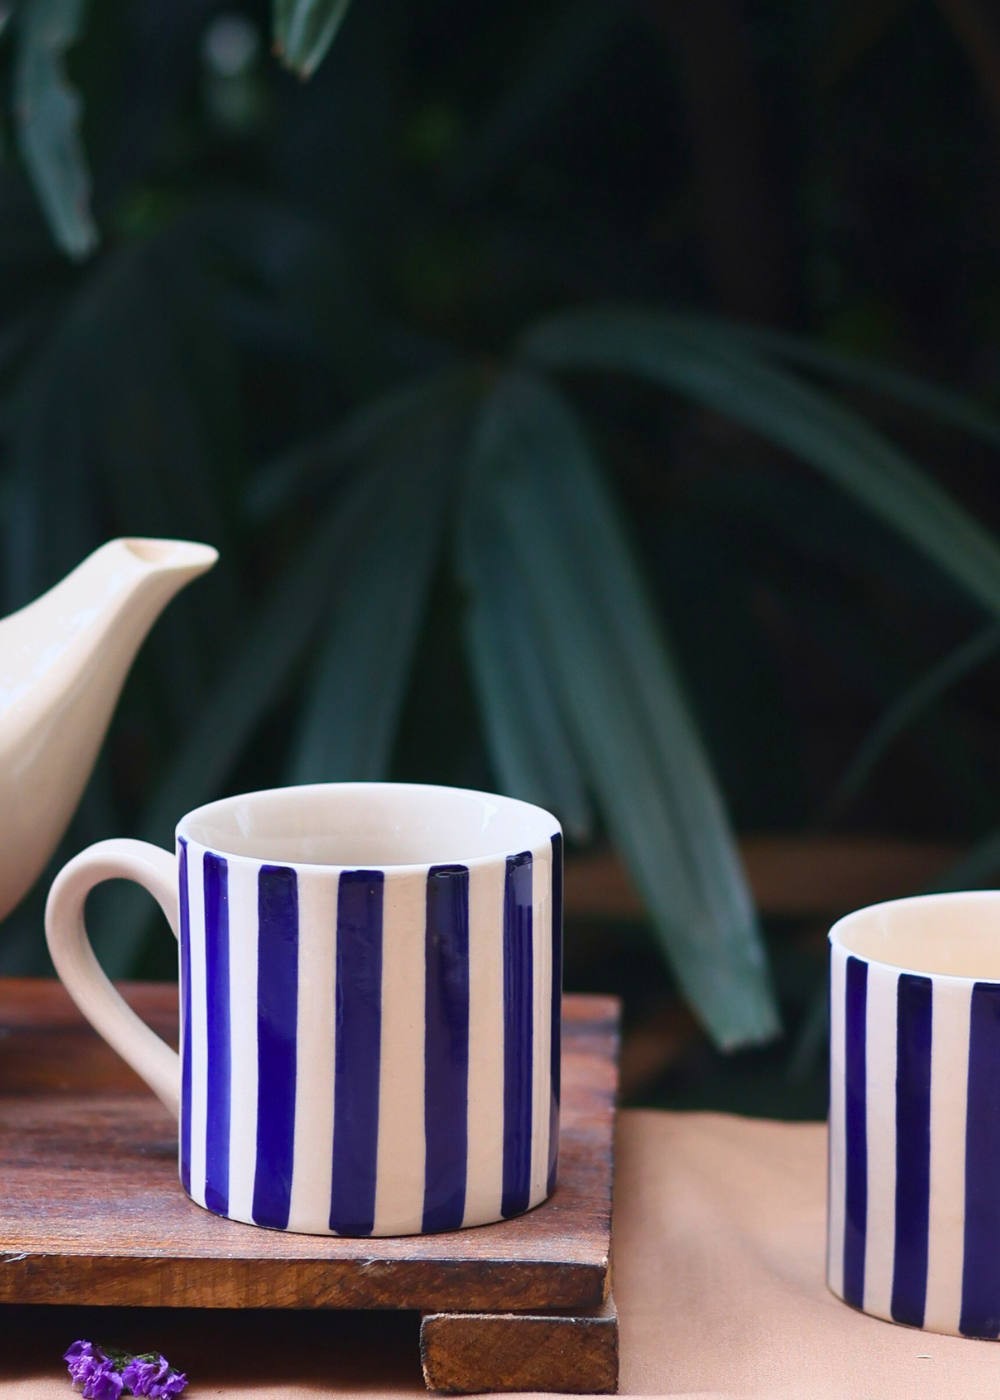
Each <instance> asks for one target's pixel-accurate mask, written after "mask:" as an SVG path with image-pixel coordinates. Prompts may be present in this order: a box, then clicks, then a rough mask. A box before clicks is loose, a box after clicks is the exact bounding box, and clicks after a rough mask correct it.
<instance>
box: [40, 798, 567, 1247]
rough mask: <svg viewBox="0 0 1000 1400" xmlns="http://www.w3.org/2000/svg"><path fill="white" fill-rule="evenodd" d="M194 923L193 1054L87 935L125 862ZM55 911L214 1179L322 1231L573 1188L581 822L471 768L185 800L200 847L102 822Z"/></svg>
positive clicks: (251, 1218)
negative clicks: (446, 776) (459, 773)
mask: <svg viewBox="0 0 1000 1400" xmlns="http://www.w3.org/2000/svg"><path fill="white" fill-rule="evenodd" d="M116 878H118V879H121V878H125V879H130V880H135V881H137V882H138V883H139V884H141V885H144V886H145V887H146V889H148V890H149V891H150V893H151V894H153V895H154V897H155V898H156V899H157V900H158V901H159V903H160V905H161V907H162V908H163V911H164V913H165V914H166V916H167V919H168V920H169V922H170V924H171V927H172V928H173V930H174V932H175V934H177V936H178V938H179V940H180V966H181V977H180V999H181V1017H180V1021H181V1030H180V1054H179V1056H178V1055H177V1054H176V1053H175V1052H174V1051H173V1050H172V1049H170V1048H169V1046H167V1045H166V1044H165V1043H164V1042H163V1041H162V1040H160V1039H159V1038H158V1037H157V1036H156V1035H154V1034H153V1032H152V1031H151V1030H150V1029H149V1028H148V1026H146V1025H145V1024H144V1023H143V1022H142V1021H140V1020H139V1019H138V1017H137V1016H136V1015H135V1014H134V1012H132V1011H131V1010H130V1009H129V1007H128V1006H126V1004H125V1002H124V1001H123V1000H122V999H121V997H120V996H119V995H118V993H117V992H116V991H115V989H114V988H113V987H112V985H111V983H110V982H109V981H108V979H107V978H106V977H105V976H104V973H103V972H102V971H101V969H100V967H99V966H98V964H97V962H96V959H95V958H94V954H93V952H92V951H91V948H90V944H89V942H88V940H87V933H86V929H85V927H84V922H83V906H84V901H85V899H86V897H87V894H88V892H89V891H90V890H91V889H92V888H93V887H94V886H95V885H96V884H98V883H100V882H101V881H102V880H108V879H116ZM46 932H47V935H48V940H49V948H50V950H51V953H52V959H53V962H54V963H55V965H56V969H57V971H58V973H59V975H60V977H61V978H62V980H63V982H64V983H65V984H66V986H67V988H68V990H69V992H70V994H71V996H72V997H73V998H74V1000H75V1001H76V1003H77V1005H78V1006H79V1007H80V1009H81V1010H82V1011H83V1013H84V1015H85V1016H87V1017H88V1019H89V1020H90V1021H91V1023H92V1024H93V1025H94V1027H95V1028H96V1029H97V1030H98V1031H99V1032H100V1034H101V1035H102V1036H104V1038H105V1039H106V1040H107V1041H108V1042H109V1043H110V1044H111V1045H112V1046H113V1047H114V1048H115V1049H116V1050H117V1051H118V1053H119V1054H120V1055H122V1057H123V1058H124V1059H125V1060H127V1061H128V1063H129V1064H130V1065H131V1066H132V1067H133V1068H134V1069H135V1070H136V1071H137V1072H138V1073H139V1074H140V1075H141V1076H142V1077H143V1078H144V1079H145V1080H146V1082H147V1083H148V1084H149V1085H150V1087H151V1088H152V1089H153V1090H154V1091H155V1092H156V1093H157V1094H158V1095H159V1097H160V1098H161V1099H162V1100H163V1102H164V1103H165V1104H166V1105H167V1106H168V1107H169V1108H170V1109H171V1110H172V1111H173V1113H174V1114H175V1115H176V1116H177V1117H178V1119H179V1123H180V1174H181V1180H182V1182H183V1185H184V1188H185V1190H187V1192H188V1193H189V1194H190V1196H191V1197H192V1199H193V1200H194V1201H195V1202H197V1204H198V1205H201V1206H205V1207H207V1208H208V1209H209V1210H211V1211H214V1212H216V1213H217V1214H218V1215H224V1216H228V1217H229V1218H230V1219H232V1220H241V1221H244V1222H246V1223H247V1224H255V1225H266V1226H270V1227H272V1228H274V1229H281V1230H297V1231H301V1232H304V1233H308V1234H331V1233H333V1234H342V1235H402V1234H420V1233H424V1232H429V1231H436V1230H452V1229H457V1228H458V1227H459V1226H464V1225H480V1224H485V1223H486V1222H488V1221H495V1220H501V1219H505V1218H507V1217H509V1216H512V1215H517V1214H519V1213H520V1212H521V1211H525V1210H528V1209H529V1208H530V1207H532V1206H536V1205H538V1204H539V1202H541V1201H543V1200H544V1199H545V1198H546V1196H547V1195H548V1194H549V1193H550V1192H551V1191H552V1190H553V1188H554V1185H555V1174H556V1157H557V1146H558V1137H559V1116H558V1115H559V1014H560V991H561V983H562V836H561V833H560V829H559V824H558V822H557V821H556V820H555V818H554V817H552V816H550V815H549V813H548V812H543V811H542V810H541V809H540V808H538V807H532V806H529V805H528V804H527V803H524V802H517V801H514V800H513V799H511V798H507V797H495V796H491V795H489V794H486V793H479V792H468V791H465V790H462V789H457V788H444V787H423V786H415V785H408V784H394V783H331V784H321V785H316V786H307V787H296V788H281V789H276V790H273V791H269V792H256V793H250V794H248V795H245V796H241V797H232V798H226V799H224V800H223V801H221V802H213V803H211V804H210V805H208V806H206V807H201V808H199V809H198V810H197V811H195V812H191V813H190V814H189V815H188V816H186V817H184V818H183V819H182V820H181V822H180V823H179V825H178V827H177V854H176V857H175V856H173V855H170V854H168V853H167V852H166V851H163V850H160V849H159V847H156V846H149V845H147V844H145V843H144V842H140V841H102V842H100V843H99V844H98V845H96V846H91V847H90V848H89V849H88V850H86V851H84V852H82V853H81V854H80V855H78V856H77V857H75V859H73V860H72V861H70V862H69V864H68V865H67V866H66V867H65V868H64V869H63V870H62V871H61V873H60V874H59V876H58V878H57V879H56V881H55V883H54V884H53V886H52V891H51V893H50V895H49V901H48V907H47V909H46Z"/></svg>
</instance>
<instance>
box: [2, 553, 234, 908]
mask: <svg viewBox="0 0 1000 1400" xmlns="http://www.w3.org/2000/svg"><path fill="white" fill-rule="evenodd" d="M217 557H218V556H217V554H216V551H215V550H214V549H212V548H210V547H209V546H208V545H204V544H188V543H186V542H184V541H181V540H142V539H134V540H112V541H111V542H110V543H109V544H106V545H103V546H102V547H101V548H100V549H98V550H96V551H95V553H93V554H92V555H91V556H90V558H89V559H85V560H84V561H83V563H82V564H80V565H79V566H78V567H77V568H76V569H74V570H73V572H72V573H71V574H69V575H68V576H67V577H66V578H64V579H63V580H62V582H61V583H58V584H56V586H55V587H54V588H50V589H49V591H48V592H47V593H45V594H43V595H42V597H40V598H37V599H36V600H35V601H34V602H33V603H29V604H28V606H27V607H25V608H22V609H21V610H20V611H19V612H16V613H12V614H11V615H10V616H9V617H6V618H4V619H3V621H0V796H2V801H0V918H3V917H4V915H6V914H7V913H9V912H10V910H11V909H13V907H14V905H15V904H17V902H18V901H19V900H20V899H21V898H22V896H23V895H25V894H26V893H27V891H28V890H29V889H30V888H31V886H32V885H33V884H34V882H35V880H36V879H37V878H38V876H39V874H40V873H41V871H42V869H43V867H44V865H45V863H46V861H47V860H48V859H49V856H50V855H51V854H52V852H53V851H54V850H55V848H56V846H57V845H58V844H59V839H60V837H61V836H62V834H63V832H64V831H65V830H66V827H67V825H68V823H69V820H70V818H71V817H72V815H73V813H74V811H75V810H76V805H77V803H78V802H79V800H80V796H81V794H82V792H83V789H84V787H85V785H86V782H87V779H88V778H89V776H90V772H91V769H92V768H93V766H94V762H95V760H96V758H97V754H98V750H99V749H100V747H101V742H102V740H103V739H104V734H105V731H106V730H107V727H108V722H109V720H110V719H111V714H112V711H113V709H114V707H115V702H116V701H117V699H118V694H119V691H120V690H121V687H122V684H123V683H124V680H125V677H126V676H127V674H128V670H129V667H130V666H131V664H132V661H133V659H134V657H135V654H136V652H137V651H138V649H139V647H140V645H141V643H142V641H143V638H144V637H145V636H146V633H147V632H148V631H149V629H150V627H152V625H153V623H154V622H155V621H156V619H157V617H159V615H160V613H161V612H162V610H163V608H164V607H166V605H167V603H169V601H170V599H171V598H172V597H173V596H174V594H175V593H176V592H177V591H178V590H179V589H181V588H183V587H184V585H185V584H186V583H188V582H190V580H191V579H193V578H196V577H197V576H198V575H199V574H202V573H204V572H205V570H206V569H210V568H211V567H212V565H213V564H214V563H215V561H216V559H217Z"/></svg>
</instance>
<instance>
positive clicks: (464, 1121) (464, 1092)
mask: <svg viewBox="0 0 1000 1400" xmlns="http://www.w3.org/2000/svg"><path fill="white" fill-rule="evenodd" d="M424 946H425V1028H424V1129H425V1135H426V1142H427V1152H426V1168H425V1176H424V1212H423V1229H424V1230H456V1229H458V1227H459V1226H460V1225H461V1223H462V1217H463V1216H464V1214H465V1180H466V1169H467V1163H468V1152H469V1141H468V1139H469V1125H468V1119H469V871H468V869H467V867H466V866H464V865H436V866H431V868H430V870H429V871H428V874H427V927H426V935H425V945H424Z"/></svg>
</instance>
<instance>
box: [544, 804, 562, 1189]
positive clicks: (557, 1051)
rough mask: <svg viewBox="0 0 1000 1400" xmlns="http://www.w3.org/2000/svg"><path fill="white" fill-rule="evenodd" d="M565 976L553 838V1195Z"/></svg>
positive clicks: (557, 838)
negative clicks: (563, 982) (563, 981)
mask: <svg viewBox="0 0 1000 1400" xmlns="http://www.w3.org/2000/svg"><path fill="white" fill-rule="evenodd" d="M562 979H563V839H562V832H561V831H557V832H556V833H555V835H554V836H553V837H552V1054H551V1062H550V1071H551V1075H552V1086H551V1097H550V1100H549V1103H550V1107H549V1179H548V1184H547V1186H546V1191H547V1194H548V1195H550V1196H551V1194H552V1192H553V1191H554V1190H555V1189H556V1176H557V1174H558V1171H559V1097H560V1093H561V1087H562V1033H561V1032H562Z"/></svg>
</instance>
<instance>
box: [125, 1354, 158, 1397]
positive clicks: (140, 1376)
mask: <svg viewBox="0 0 1000 1400" xmlns="http://www.w3.org/2000/svg"><path fill="white" fill-rule="evenodd" d="M169 1370H170V1365H169V1363H168V1361H167V1358H166V1357H165V1356H160V1355H159V1354H157V1355H154V1356H133V1357H132V1360H131V1361H130V1362H129V1363H128V1365H127V1366H126V1367H125V1369H124V1371H123V1372H122V1380H123V1381H124V1382H125V1384H126V1385H127V1386H128V1388H129V1390H131V1392H132V1394H133V1395H152V1394H153V1393H154V1392H153V1387H154V1385H156V1383H157V1381H162V1380H163V1378H164V1377H165V1376H166V1374H167V1372H168V1371H169Z"/></svg>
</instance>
